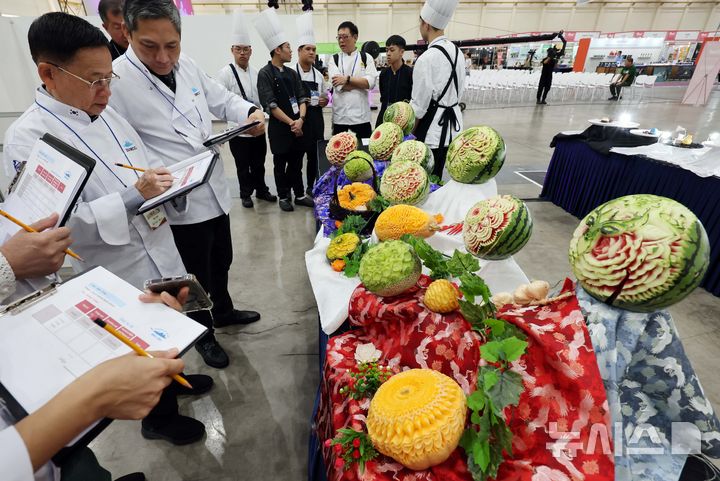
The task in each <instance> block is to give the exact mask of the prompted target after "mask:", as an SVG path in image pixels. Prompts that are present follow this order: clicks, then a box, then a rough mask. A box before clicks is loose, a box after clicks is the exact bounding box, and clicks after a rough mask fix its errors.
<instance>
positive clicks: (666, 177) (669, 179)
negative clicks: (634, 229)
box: [540, 138, 720, 296]
mask: <svg viewBox="0 0 720 481" xmlns="http://www.w3.org/2000/svg"><path fill="white" fill-rule="evenodd" d="M630 194H655V195H660V196H664V197H668V198H670V199H674V200H676V201H678V202H680V203H681V204H683V205H685V206H686V207H688V208H689V209H690V210H691V211H692V212H693V213H694V214H695V215H696V216H697V217H698V219H700V221H701V222H702V223H703V225H704V226H705V230H706V231H707V234H708V238H709V240H710V246H711V251H710V265H709V267H708V272H707V275H706V276H705V279H704V280H703V283H702V284H701V286H702V287H704V288H705V289H707V290H708V291H710V292H711V293H712V294H714V295H716V296H720V179H718V178H717V177H700V176H698V175H697V174H695V173H693V172H691V171H689V170H686V169H684V168H680V167H678V166H676V165H670V164H667V163H664V162H660V161H656V160H652V159H650V158H647V157H644V156H637V155H633V156H629V155H623V154H618V153H614V152H610V154H609V155H602V154H600V153H598V152H596V151H594V150H593V149H592V148H590V147H589V146H588V145H587V143H585V142H583V141H580V140H574V139H557V138H556V140H555V152H554V153H553V156H552V159H551V161H550V166H549V167H548V171H547V175H546V176H545V182H544V184H543V190H542V193H541V194H540V195H541V197H542V198H544V199H547V200H550V201H551V202H553V203H554V204H555V205H558V206H560V207H562V208H563V209H564V210H566V211H567V212H569V213H570V214H572V215H574V216H576V217H578V218H582V217H584V216H585V215H587V214H588V213H589V212H590V211H591V210H592V209H594V208H595V207H597V206H599V205H601V204H603V203H604V202H607V201H609V200H611V199H615V198H617V197H621V196H624V195H630Z"/></svg>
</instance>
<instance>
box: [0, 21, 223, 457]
mask: <svg viewBox="0 0 720 481" xmlns="http://www.w3.org/2000/svg"><path fill="white" fill-rule="evenodd" d="M28 43H29V45H30V53H31V55H32V58H33V61H34V62H35V64H36V65H37V72H38V76H39V77H40V79H41V81H42V87H40V88H38V89H37V91H36V93H35V102H34V103H33V104H32V105H31V106H30V108H28V109H27V110H26V111H25V113H23V115H22V116H21V117H20V118H19V119H18V120H16V121H15V122H13V124H12V125H11V126H10V128H9V129H8V130H7V132H6V134H5V141H4V152H3V154H4V162H5V165H6V166H8V164H10V163H12V165H13V166H14V167H15V168H18V167H19V166H21V165H22V163H23V162H24V161H25V160H26V159H27V158H28V157H29V156H30V152H31V151H32V148H33V146H34V145H35V143H36V142H37V140H38V139H39V138H40V137H41V136H42V135H43V134H45V133H46V132H49V133H50V134H52V135H54V136H56V137H58V138H60V139H62V140H64V141H65V142H67V143H69V144H71V145H73V146H74V147H75V148H77V149H78V150H80V151H82V152H84V153H85V154H87V155H88V156H90V157H92V158H93V159H94V160H95V161H96V166H95V169H94V170H93V172H92V175H91V176H90V178H89V179H88V182H87V184H86V186H85V188H84V189H83V191H82V194H81V197H80V201H79V202H78V205H77V206H76V209H75V211H74V213H73V215H72V216H71V217H70V220H69V222H68V227H69V228H70V231H71V233H72V237H73V239H74V242H73V249H74V250H75V251H76V252H78V254H79V255H80V256H82V257H83V258H84V259H85V261H84V262H80V261H75V260H73V268H74V269H75V270H76V271H80V270H85V269H88V268H90V267H93V266H103V267H105V268H106V269H108V270H109V271H111V272H113V273H114V274H116V275H117V276H118V277H120V278H122V279H124V280H126V281H127V282H129V283H131V284H132V285H134V286H135V287H137V288H139V289H142V286H143V283H144V282H145V281H146V280H147V279H156V278H159V277H171V276H177V275H182V274H185V272H186V271H185V267H184V265H183V262H182V260H181V258H180V255H179V253H178V250H177V248H176V247H175V243H174V241H173V236H172V231H171V230H170V226H169V225H168V223H167V222H166V220H165V209H164V208H163V207H159V208H157V209H154V210H153V211H151V212H148V213H147V214H144V215H136V213H137V210H138V208H139V207H140V205H141V204H142V203H143V202H144V201H145V200H147V199H150V198H152V197H155V196H157V195H159V194H161V193H163V192H165V191H166V190H167V189H168V188H169V187H170V186H171V185H172V182H173V178H172V175H171V174H170V172H169V171H168V170H167V169H166V168H164V167H162V163H161V162H160V161H159V159H154V158H152V157H150V156H149V154H148V152H147V150H146V149H145V146H144V145H143V142H142V141H141V140H140V136H139V135H138V133H137V132H136V131H135V130H134V129H133V128H132V127H131V126H130V124H128V122H127V121H126V120H124V119H123V118H122V117H121V116H120V115H118V113H117V112H116V111H114V110H113V109H112V108H110V107H108V99H109V98H110V83H111V81H113V80H114V79H116V78H117V76H115V75H114V74H113V69H112V59H111V56H110V51H109V50H108V48H107V40H106V39H105V36H104V35H103V33H102V32H101V31H100V29H98V28H97V27H94V26H92V25H91V24H89V23H88V22H87V21H85V20H83V19H81V18H80V17H76V16H73V15H68V14H66V13H60V12H54V13H47V14H45V15H43V16H41V17H39V18H38V19H36V20H35V21H34V22H33V23H32V25H31V26H30V29H29V31H28ZM113 85H114V84H113ZM116 162H121V163H123V164H127V165H130V166H135V167H139V168H145V169H147V170H146V171H145V172H144V173H143V174H142V175H140V173H139V172H136V171H134V170H130V169H124V168H121V167H118V166H116V165H115V163H116ZM16 294H17V293H16ZM188 380H189V381H190V383H191V384H192V385H193V386H194V389H193V390H189V389H185V388H182V387H180V386H179V385H173V387H172V388H169V389H167V390H165V392H164V393H163V396H162V398H161V399H160V403H159V404H158V407H157V408H155V409H154V410H153V411H152V412H151V414H150V415H149V416H148V417H146V418H145V419H144V420H143V423H142V433H143V435H144V436H146V437H148V438H151V439H158V438H162V439H166V440H168V441H170V442H172V443H175V444H188V443H192V442H195V441H198V440H199V439H200V438H202V436H203V434H204V433H205V427H204V426H203V424H202V423H201V422H200V421H197V420H195V419H192V418H189V417H185V416H181V415H179V414H178V405H177V395H178V394H200V393H202V392H206V391H208V390H209V389H210V387H211V386H212V382H213V381H212V378H210V377H209V376H201V375H193V376H189V377H188Z"/></svg>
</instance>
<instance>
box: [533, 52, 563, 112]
mask: <svg viewBox="0 0 720 481" xmlns="http://www.w3.org/2000/svg"><path fill="white" fill-rule="evenodd" d="M563 55H565V43H563V47H562V50H560V51H558V49H557V48H556V47H555V46H554V45H552V46H550V48H548V49H547V55H545V58H544V59H543V60H542V70H541V71H540V82H539V83H538V91H537V102H536V103H537V104H538V105H547V102H546V101H545V99H546V98H547V96H548V93H549V92H550V88H551V87H552V77H553V72H554V71H555V66H556V65H557V63H558V60H559V59H560V57H562V56H563Z"/></svg>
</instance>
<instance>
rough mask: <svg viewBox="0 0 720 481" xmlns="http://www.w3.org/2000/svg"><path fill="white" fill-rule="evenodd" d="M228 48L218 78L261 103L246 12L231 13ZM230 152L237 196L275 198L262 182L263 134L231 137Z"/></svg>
mask: <svg viewBox="0 0 720 481" xmlns="http://www.w3.org/2000/svg"><path fill="white" fill-rule="evenodd" d="M230 52H231V53H232V55H233V58H234V60H235V61H234V62H233V63H230V64H228V65H226V66H224V67H223V68H222V70H220V72H219V73H218V76H217V80H218V81H219V82H220V83H221V84H222V85H223V86H224V87H225V88H226V89H228V90H229V91H230V92H232V93H234V94H236V95H240V96H241V97H242V98H244V99H245V100H247V101H248V102H250V103H252V104H253V105H255V106H256V107H257V108H261V107H260V96H259V95H258V90H257V78H258V73H257V70H255V69H254V68H252V67H251V66H250V57H251V56H252V46H251V45H250V30H249V25H248V22H247V19H246V18H245V15H244V14H243V13H242V11H240V10H235V12H234V13H233V34H232V45H231V47H230ZM229 146H230V152H232V155H233V158H234V159H235V167H236V168H237V176H238V182H239V183H240V200H241V201H242V206H243V207H246V208H248V209H250V208H252V207H253V201H252V198H251V196H252V194H253V192H254V193H255V197H256V198H258V199H260V200H264V201H267V202H276V201H277V197H275V196H274V195H272V194H271V193H270V189H269V188H268V186H267V184H266V183H265V156H266V155H267V142H266V139H265V134H263V135H258V136H257V137H253V136H251V135H245V134H243V135H240V136H237V137H235V138H233V139H231V140H230V142H229Z"/></svg>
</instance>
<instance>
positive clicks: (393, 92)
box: [375, 35, 413, 127]
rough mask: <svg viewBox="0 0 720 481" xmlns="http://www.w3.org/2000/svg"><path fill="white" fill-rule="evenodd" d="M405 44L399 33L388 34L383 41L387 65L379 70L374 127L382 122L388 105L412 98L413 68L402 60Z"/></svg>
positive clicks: (408, 100)
mask: <svg viewBox="0 0 720 481" xmlns="http://www.w3.org/2000/svg"><path fill="white" fill-rule="evenodd" d="M405 46H406V43H405V39H404V38H402V37H401V36H400V35H390V37H389V38H388V39H387V40H386V41H385V47H386V49H387V50H386V52H387V63H388V66H387V67H385V68H384V69H383V70H382V72H380V77H379V80H378V81H379V83H380V112H379V113H378V116H377V122H375V127H377V126H378V125H380V124H381V123H383V116H384V115H385V110H387V108H388V105H391V104H394V103H395V102H410V99H411V98H412V86H413V83H412V82H413V81H412V75H413V69H412V67H409V66H407V65H405V62H404V61H403V55H404V54H405Z"/></svg>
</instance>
